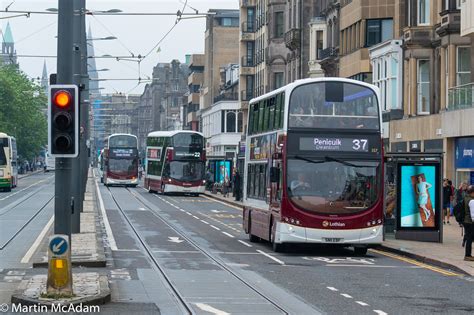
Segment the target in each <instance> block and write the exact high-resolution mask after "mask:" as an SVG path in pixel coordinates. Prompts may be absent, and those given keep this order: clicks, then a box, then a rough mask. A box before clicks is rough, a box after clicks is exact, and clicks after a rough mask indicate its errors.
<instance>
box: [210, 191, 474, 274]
mask: <svg viewBox="0 0 474 315" xmlns="http://www.w3.org/2000/svg"><path fill="white" fill-rule="evenodd" d="M205 195H206V196H208V197H211V198H214V199H216V200H219V201H222V202H226V203H228V204H231V205H233V206H237V207H242V206H243V203H242V202H239V201H235V199H234V197H232V194H229V195H228V196H227V197H224V196H222V194H220V193H217V194H213V193H211V192H209V191H206V192H205ZM452 221H453V222H452V223H451V224H446V225H444V227H443V243H430V242H416V241H407V240H398V239H395V237H394V235H393V234H387V235H386V236H385V241H384V242H383V245H382V246H381V249H383V250H385V251H390V252H393V253H397V254H400V255H404V256H407V257H409V258H412V259H415V260H418V261H420V262H423V263H428V264H431V265H435V266H438V267H441V268H447V269H451V270H454V271H457V272H461V273H464V274H466V275H469V276H474V263H473V262H468V261H464V248H463V247H462V246H461V242H462V239H463V236H462V234H461V233H462V228H461V227H459V225H458V224H457V222H456V221H455V220H454V218H453V219H452Z"/></svg>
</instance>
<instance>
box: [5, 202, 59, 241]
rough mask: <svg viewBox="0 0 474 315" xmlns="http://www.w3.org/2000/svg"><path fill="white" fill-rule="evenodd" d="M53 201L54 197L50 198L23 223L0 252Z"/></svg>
mask: <svg viewBox="0 0 474 315" xmlns="http://www.w3.org/2000/svg"><path fill="white" fill-rule="evenodd" d="M28 199H29V198H28ZM53 199H54V195H53V196H51V197H50V198H49V199H48V200H47V201H46V202H45V203H44V204H43V205H42V206H41V207H40V208H39V209H38V210H37V211H36V212H35V213H34V214H33V215H32V216H31V217H30V218H29V219H28V220H27V221H26V222H25V223H23V224H22V225H21V227H20V228H19V229H18V230H17V231H16V232H15V233H13V234H12V236H11V237H10V238H9V239H8V240H7V241H6V242H4V243H3V244H2V245H1V246H0V250H4V249H5V248H6V247H7V246H8V245H9V244H10V243H11V242H12V241H13V240H14V239H15V238H16V237H17V236H18V235H19V234H20V233H21V231H23V230H24V229H25V228H26V227H27V226H28V225H29V224H30V223H31V222H33V220H34V219H35V218H36V217H37V216H38V215H39V214H40V213H41V212H42V211H43V210H44V209H45V208H46V207H47V206H48V204H49V203H51V201H52V200H53ZM15 207H16V206H15ZM15 207H13V208H15ZM13 208H12V209H13ZM10 210H11V209H10Z"/></svg>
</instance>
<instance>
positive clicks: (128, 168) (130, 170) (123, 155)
mask: <svg viewBox="0 0 474 315" xmlns="http://www.w3.org/2000/svg"><path fill="white" fill-rule="evenodd" d="M102 165H103V166H102V168H103V170H102V172H103V174H102V178H103V179H102V181H103V183H104V185H106V186H108V185H125V186H133V187H135V186H137V185H138V141H137V137H136V136H134V135H129V134H113V135H111V136H109V137H108V141H107V146H106V148H105V149H104V151H103V153H102Z"/></svg>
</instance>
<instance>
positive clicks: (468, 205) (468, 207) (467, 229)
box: [464, 185, 474, 261]
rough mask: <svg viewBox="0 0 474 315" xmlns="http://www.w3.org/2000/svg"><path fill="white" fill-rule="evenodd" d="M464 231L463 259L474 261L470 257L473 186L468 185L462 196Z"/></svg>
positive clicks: (472, 231) (472, 233)
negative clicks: (465, 192)
mask: <svg viewBox="0 0 474 315" xmlns="http://www.w3.org/2000/svg"><path fill="white" fill-rule="evenodd" d="M464 206H465V211H464V233H465V238H466V244H465V247H464V249H465V255H464V260H466V261H474V257H472V239H473V237H474V186H472V185H471V186H469V188H468V191H467V195H466V197H465V198H464Z"/></svg>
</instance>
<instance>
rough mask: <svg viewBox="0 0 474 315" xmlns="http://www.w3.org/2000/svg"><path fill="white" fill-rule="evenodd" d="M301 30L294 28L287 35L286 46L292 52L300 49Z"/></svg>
mask: <svg viewBox="0 0 474 315" xmlns="http://www.w3.org/2000/svg"><path fill="white" fill-rule="evenodd" d="M300 40H301V30H300V29H299V28H292V29H290V30H289V31H288V32H286V33H285V45H286V47H288V48H289V49H291V50H296V49H298V48H300Z"/></svg>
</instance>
